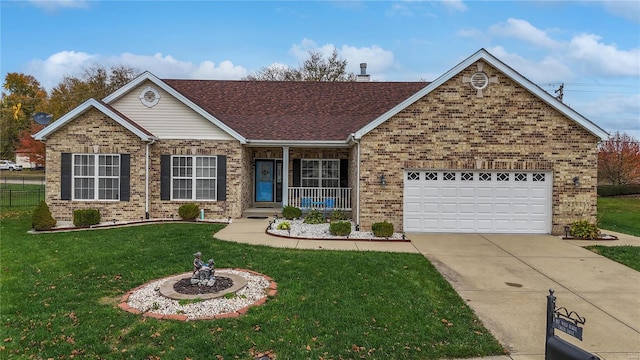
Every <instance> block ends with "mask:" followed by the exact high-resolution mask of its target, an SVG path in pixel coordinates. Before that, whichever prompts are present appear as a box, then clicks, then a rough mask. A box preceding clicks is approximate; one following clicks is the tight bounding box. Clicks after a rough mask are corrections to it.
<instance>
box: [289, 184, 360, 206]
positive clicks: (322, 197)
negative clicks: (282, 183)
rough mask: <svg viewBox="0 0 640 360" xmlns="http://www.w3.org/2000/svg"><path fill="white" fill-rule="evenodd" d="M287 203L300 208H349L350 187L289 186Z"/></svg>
mask: <svg viewBox="0 0 640 360" xmlns="http://www.w3.org/2000/svg"><path fill="white" fill-rule="evenodd" d="M289 205H290V206H295V207H297V208H301V209H319V210H326V209H335V210H351V188H316V187H290V188H289Z"/></svg>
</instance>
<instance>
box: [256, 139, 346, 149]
mask: <svg viewBox="0 0 640 360" xmlns="http://www.w3.org/2000/svg"><path fill="white" fill-rule="evenodd" d="M246 144H247V145H248V146H250V147H279V146H289V147H308V148H347V147H349V144H348V143H347V142H345V141H342V140H329V141H321V140H247V142H246Z"/></svg>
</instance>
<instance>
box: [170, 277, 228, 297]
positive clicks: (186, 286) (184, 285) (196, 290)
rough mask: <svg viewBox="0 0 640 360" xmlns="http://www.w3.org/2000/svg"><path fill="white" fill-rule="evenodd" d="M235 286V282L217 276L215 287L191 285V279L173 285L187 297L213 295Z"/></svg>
mask: <svg viewBox="0 0 640 360" xmlns="http://www.w3.org/2000/svg"><path fill="white" fill-rule="evenodd" d="M231 286H233V280H231V279H229V278H227V277H224V276H216V283H215V284H213V286H201V285H191V278H184V279H181V280H180V281H178V282H176V283H175V284H174V285H173V289H174V290H175V291H176V292H178V293H180V294H185V295H199V294H213V293H217V292H220V291H222V290H225V289H228V288H230V287H231Z"/></svg>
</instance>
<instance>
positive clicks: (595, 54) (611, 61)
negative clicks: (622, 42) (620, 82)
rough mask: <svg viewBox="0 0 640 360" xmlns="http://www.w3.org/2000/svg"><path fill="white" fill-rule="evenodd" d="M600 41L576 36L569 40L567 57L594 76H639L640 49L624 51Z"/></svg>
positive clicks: (595, 38)
mask: <svg viewBox="0 0 640 360" xmlns="http://www.w3.org/2000/svg"><path fill="white" fill-rule="evenodd" d="M600 40H601V37H600V36H597V35H593V34H582V35H578V36H576V37H574V38H573V39H571V42H570V43H569V45H568V48H567V50H568V54H567V56H568V57H569V58H571V59H572V60H575V61H577V62H579V63H580V64H581V65H582V66H584V67H585V69H584V71H588V72H591V73H593V74H594V75H613V76H640V48H637V49H631V50H628V51H624V50H619V49H617V48H616V46H615V45H607V44H603V43H601V42H600Z"/></svg>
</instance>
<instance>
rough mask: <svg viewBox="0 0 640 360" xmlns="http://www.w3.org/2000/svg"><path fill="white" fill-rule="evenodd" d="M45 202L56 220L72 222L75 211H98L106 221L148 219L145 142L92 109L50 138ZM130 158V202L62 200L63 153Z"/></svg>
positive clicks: (48, 141)
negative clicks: (61, 167)
mask: <svg viewBox="0 0 640 360" xmlns="http://www.w3.org/2000/svg"><path fill="white" fill-rule="evenodd" d="M46 145H47V153H46V156H47V171H46V175H45V176H46V184H47V188H46V201H47V205H49V208H50V210H51V214H52V215H53V217H54V219H56V220H57V221H72V220H73V211H74V210H78V209H99V210H100V215H101V217H102V219H103V220H107V219H108V220H111V219H117V220H139V219H140V218H141V217H143V218H144V216H145V208H144V201H145V193H144V181H145V172H144V162H145V156H144V155H145V151H146V143H145V142H143V141H141V140H140V138H138V137H137V136H136V135H134V134H132V133H131V132H130V131H128V130H126V129H125V128H124V127H122V126H121V125H120V124H118V123H117V122H115V121H113V120H112V119H111V118H109V117H108V116H106V115H104V114H102V113H101V112H100V111H98V110H95V109H92V110H89V111H87V112H86V113H84V114H83V115H82V116H80V117H79V118H78V119H75V120H73V121H71V122H70V123H68V124H66V125H64V126H63V127H62V128H60V129H58V131H56V132H54V133H53V134H51V136H49V138H48V139H47V142H46ZM94 146H97V147H98V148H97V150H98V151H97V153H100V154H130V155H131V173H130V176H131V180H130V181H131V198H130V200H129V201H126V202H125V201H85V200H82V201H71V200H61V198H60V186H61V184H60V166H61V163H60V161H61V153H76V154H77V153H84V154H94Z"/></svg>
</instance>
